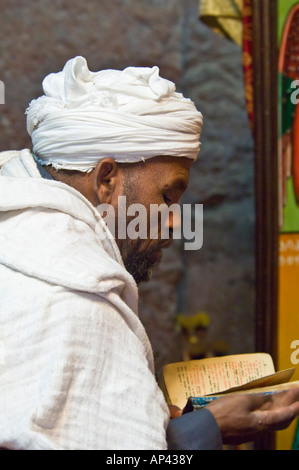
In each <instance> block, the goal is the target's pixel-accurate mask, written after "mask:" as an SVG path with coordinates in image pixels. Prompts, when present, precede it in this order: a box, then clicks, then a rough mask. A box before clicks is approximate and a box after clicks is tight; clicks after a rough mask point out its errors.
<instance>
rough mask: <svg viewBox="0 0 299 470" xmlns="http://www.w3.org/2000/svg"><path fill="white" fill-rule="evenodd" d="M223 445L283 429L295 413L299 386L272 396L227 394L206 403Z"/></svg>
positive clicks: (297, 404) (250, 439)
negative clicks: (215, 422)
mask: <svg viewBox="0 0 299 470" xmlns="http://www.w3.org/2000/svg"><path fill="white" fill-rule="evenodd" d="M207 408H208V409H209V410H210V412H211V413H212V414H213V415H214V417H215V419H216V421H217V423H218V426H219V428H220V431H221V434H222V439H223V443H224V444H242V443H245V442H250V441H254V440H255V439H257V438H258V437H260V436H261V435H262V434H263V433H264V432H269V431H278V430H281V429H285V428H287V427H288V426H289V425H290V424H291V423H292V421H293V420H294V419H295V418H296V416H299V388H294V389H291V390H288V391H286V392H281V393H275V394H272V395H267V396H264V395H250V394H248V395H247V394H246V395H230V396H227V397H223V398H219V399H217V400H215V401H214V402H212V403H210V404H209V405H208V406H207Z"/></svg>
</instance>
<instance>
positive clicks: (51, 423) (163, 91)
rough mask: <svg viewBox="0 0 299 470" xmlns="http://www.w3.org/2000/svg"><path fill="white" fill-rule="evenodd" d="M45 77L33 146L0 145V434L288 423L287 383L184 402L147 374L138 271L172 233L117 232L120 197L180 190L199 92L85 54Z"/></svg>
mask: <svg viewBox="0 0 299 470" xmlns="http://www.w3.org/2000/svg"><path fill="white" fill-rule="evenodd" d="M43 88H44V93H45V94H44V95H43V96H42V97H40V98H39V99H37V100H34V101H33V102H32V103H31V104H30V106H29V108H28V110H27V127H28V131H29V133H30V135H31V137H32V143H33V154H31V152H30V151H29V150H27V149H25V150H22V151H20V152H3V153H2V154H0V165H1V176H0V201H1V202H0V217H1V218H0V221H1V223H0V281H1V282H0V289H1V292H0V297H1V312H0V315H1V317H0V319H1V323H0V327H1V337H0V341H1V357H0V370H1V383H0V403H1V408H0V445H1V446H2V447H4V448H8V449H113V450H117V449H151V450H154V449H159V450H163V449H167V448H169V449H221V448H222V443H223V442H224V443H230V442H231V443H235V442H246V441H248V440H251V439H253V438H254V437H256V436H257V435H259V433H260V432H263V431H268V430H273V429H278V428H282V427H285V426H287V425H288V424H289V423H290V422H291V421H292V420H293V419H294V418H295V416H296V415H297V414H298V413H299V401H298V400H299V391H298V390H296V391H292V392H290V393H287V394H283V395H279V396H277V397H275V398H273V399H269V398H260V397H258V398H257V397H255V398H252V397H249V396H243V397H241V398H238V399H233V400H232V399H221V400H217V402H215V403H213V404H211V405H209V406H208V407H207V408H206V409H204V410H201V411H199V412H196V413H189V414H184V415H182V416H181V411H180V410H177V409H175V408H171V409H170V410H169V409H168V407H167V406H166V403H165V400H164V397H163V396H162V393H161V391H160V390H159V388H158V386H157V383H156V380H155V375H154V366H153V357H152V350H151V346H150V344H149V341H148V338H147V335H146V333H145V330H144V328H143V326H142V324H141V323H140V321H139V318H138V310H137V303H138V294H137V284H138V283H139V282H141V281H144V280H147V279H149V277H150V272H151V269H152V268H153V267H154V266H155V265H156V264H157V263H158V262H159V261H160V260H161V256H162V252H161V249H162V248H163V247H165V246H168V244H169V241H167V240H165V239H164V237H163V236H162V229H163V227H162V223H161V224H160V225H158V237H152V238H151V237H150V236H147V237H144V238H141V237H140V238H137V239H134V237H133V238H129V237H127V236H124V234H123V233H122V230H123V228H124V227H125V228H127V227H128V225H129V221H130V217H129V216H128V213H125V214H123V213H122V211H121V210H120V207H119V200H120V198H122V197H126V203H127V206H130V205H132V204H134V203H138V204H140V205H142V207H145V208H146V224H147V225H150V218H149V209H150V206H151V205H153V204H157V205H161V204H163V203H165V204H166V205H167V206H169V205H172V204H176V203H177V202H178V201H179V199H180V197H181V195H182V194H183V192H184V190H185V189H186V187H187V184H188V175H189V171H190V168H191V164H192V162H193V161H194V160H195V159H196V157H197V154H198V151H199V136H200V131H201V126H202V116H201V114H200V113H199V112H198V111H197V110H196V108H195V106H194V104H193V103H192V102H191V101H190V100H187V99H185V98H184V97H183V96H182V95H181V94H178V93H176V92H175V87H174V85H173V84H172V83H171V82H169V81H167V80H164V79H162V78H161V77H159V71H158V69H157V68H156V67H154V68H153V69H148V68H140V69H139V68H131V67H130V68H128V69H125V70H124V71H122V72H119V71H111V70H108V71H103V72H96V73H95V72H90V71H89V70H88V67H87V63H86V61H85V59H84V58H82V57H76V58H75V59H72V60H70V61H68V62H67V64H66V65H65V67H64V69H63V71H62V72H59V73H58V74H51V75H49V76H48V77H46V79H45V80H44V82H43ZM103 208H104V211H102V210H101V209H103ZM109 208H112V209H113V212H114V215H115V218H114V219H113V220H114V221H115V222H116V224H115V227H114V229H115V230H114V236H112V235H113V234H112V233H111V230H110V228H111V227H110V225H109V224H108V219H107V220H106V219H105V220H104V218H105V217H106V215H107V214H104V212H105V210H106V211H108V212H109ZM101 213H102V216H103V217H102V216H101ZM164 222H165V221H164ZM166 222H167V225H168V229H169V231H170V234H171V233H172V232H173V231H174V230H175V220H174V217H173V216H172V215H171V214H169V217H167V219H166ZM147 228H148V227H147ZM112 229H113V227H112ZM112 231H113V230H112ZM170 415H171V417H172V418H173V419H171V420H170Z"/></svg>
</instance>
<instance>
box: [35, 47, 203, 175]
mask: <svg viewBox="0 0 299 470" xmlns="http://www.w3.org/2000/svg"><path fill="white" fill-rule="evenodd" d="M43 90H44V95H43V96H41V97H40V98H38V99H36V100H33V101H32V102H31V103H30V104H29V107H28V109H27V110H26V114H27V130H28V133H29V135H31V137H32V144H33V154H34V155H35V157H36V158H37V159H38V160H39V161H40V163H42V164H43V165H47V164H51V165H52V166H53V167H55V168H56V169H61V168H63V169H69V170H79V171H90V170H92V169H93V168H94V167H95V166H96V164H97V162H98V161H99V160H100V159H102V158H105V157H112V158H114V159H115V160H116V161H117V162H126V163H134V162H138V161H141V160H145V159H148V158H153V157H156V156H162V155H168V156H173V157H182V156H183V157H187V158H190V159H192V160H196V158H197V155H198V153H199V148H200V143H199V138H200V132H201V128H202V114H201V113H200V112H199V111H197V109H196V107H195V105H194V104H193V102H192V101H191V100H190V99H186V98H184V96H183V95H182V94H181V93H177V92H176V91H175V85H174V84H173V83H172V82H170V81H169V80H166V79H163V78H161V77H160V76H159V69H158V67H153V68H147V67H141V68H139V67H128V68H126V69H125V70H123V71H119V70H103V71H100V72H91V71H89V69H88V66H87V62H86V60H85V59H84V58H83V57H80V56H79V57H75V58H74V59H71V60H69V61H68V62H67V63H66V64H65V66H64V68H63V70H62V71H61V72H58V73H52V74H50V75H48V76H47V77H46V78H45V79H44V80H43Z"/></svg>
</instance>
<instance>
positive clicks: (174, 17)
mask: <svg viewBox="0 0 299 470" xmlns="http://www.w3.org/2000/svg"><path fill="white" fill-rule="evenodd" d="M1 15H2V25H1V32H0V37H1V43H0V47H1V54H0V79H1V80H3V81H4V83H5V99H6V104H5V105H1V109H0V126H1V128H0V129H1V142H0V150H6V149H20V148H23V147H30V140H29V138H28V136H27V135H26V130H25V116H24V109H25V108H26V106H27V104H28V103H29V101H30V100H31V99H33V98H36V97H37V96H39V95H40V94H41V93H42V91H41V81H42V79H43V77H44V76H45V75H46V74H48V73H50V72H55V71H59V70H61V68H62V67H63V65H64V63H65V62H66V60H68V59H69V58H71V57H74V56H76V55H83V56H85V57H86V59H87V61H88V64H89V67H90V69H91V70H99V69H102V68H117V69H121V68H124V67H126V66H129V65H136V66H153V65H158V66H159V68H160V71H161V75H162V76H164V77H166V78H168V79H170V80H172V81H174V82H175V83H176V84H177V89H178V91H182V92H183V93H184V94H185V95H186V96H189V97H190V98H192V99H193V100H194V101H195V103H196V105H197V106H198V108H199V109H200V110H201V111H202V113H203V114H204V117H205V124H204V130H203V135H202V151H201V154H200V158H199V160H198V162H196V163H195V164H194V166H193V170H192V174H191V178H190V186H189V189H188V192H187V193H186V195H185V198H184V202H186V203H192V204H195V203H203V204H204V244H203V248H202V249H201V250H199V251H192V252H187V251H184V250H183V248H182V244H181V243H177V244H175V245H174V246H173V247H172V248H171V249H169V250H167V251H166V252H165V256H164V259H163V262H162V264H161V266H160V267H159V268H158V269H157V271H156V272H155V273H154V276H153V279H152V281H150V282H149V283H147V284H143V285H141V287H140V315H141V318H142V320H143V322H144V324H145V326H146V328H147V331H148V333H149V336H150V339H151V341H152V344H153V348H154V354H155V359H156V364H157V368H159V367H161V365H163V364H164V363H166V362H171V361H176V360H180V359H181V357H182V348H184V344H185V343H184V341H185V340H184V337H183V335H181V334H180V333H179V332H178V331H177V330H176V328H175V324H176V317H177V314H178V313H183V314H185V315H193V314H195V313H196V312H198V311H205V312H206V313H207V315H208V317H209V320H210V325H209V328H208V329H207V330H205V331H201V333H200V334H201V339H202V341H203V344H207V349H210V348H211V347H212V349H213V348H214V349H215V344H216V343H218V344H219V343H220V344H221V345H222V350H224V352H227V353H236V352H250V351H252V350H253V348H254V303H255V291H254V230H255V214H254V166H253V165H254V156H253V142H252V137H251V134H250V130H249V125H248V119H247V114H246V110H245V98H244V87H243V74H242V64H241V51H240V49H239V48H238V46H236V45H235V44H233V43H231V42H229V41H228V40H226V39H223V38H221V37H219V36H217V35H216V34H215V33H213V32H211V31H210V30H209V29H208V28H207V27H206V26H204V25H203V24H202V23H201V22H200V21H199V19H198V0H101V1H99V0H86V1H85V2H82V1H80V0H55V1H54V0H39V1H38V2H36V1H34V0H31V1H27V2H24V1H22V0H10V1H9V2H8V1H6V2H3V3H2V5H1ZM223 343H224V345H223Z"/></svg>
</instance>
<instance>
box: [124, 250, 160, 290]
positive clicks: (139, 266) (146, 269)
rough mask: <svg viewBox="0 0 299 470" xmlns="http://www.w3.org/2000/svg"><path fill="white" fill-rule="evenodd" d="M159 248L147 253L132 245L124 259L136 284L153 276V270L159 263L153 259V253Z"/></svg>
mask: <svg viewBox="0 0 299 470" xmlns="http://www.w3.org/2000/svg"><path fill="white" fill-rule="evenodd" d="M156 251H157V248H154V249H152V250H148V251H147V252H146V253H144V252H142V253H141V252H140V251H138V247H135V248H134V247H132V249H131V250H129V252H128V254H127V256H126V257H125V259H124V265H125V268H126V270H127V271H128V272H129V273H130V274H131V275H132V276H133V278H134V279H135V282H136V284H137V285H138V284H140V283H141V282H146V281H150V280H151V278H152V270H153V268H154V267H155V266H156V265H157V264H158V263H157V261H156V260H153V258H152V254H153V253H154V252H156Z"/></svg>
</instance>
